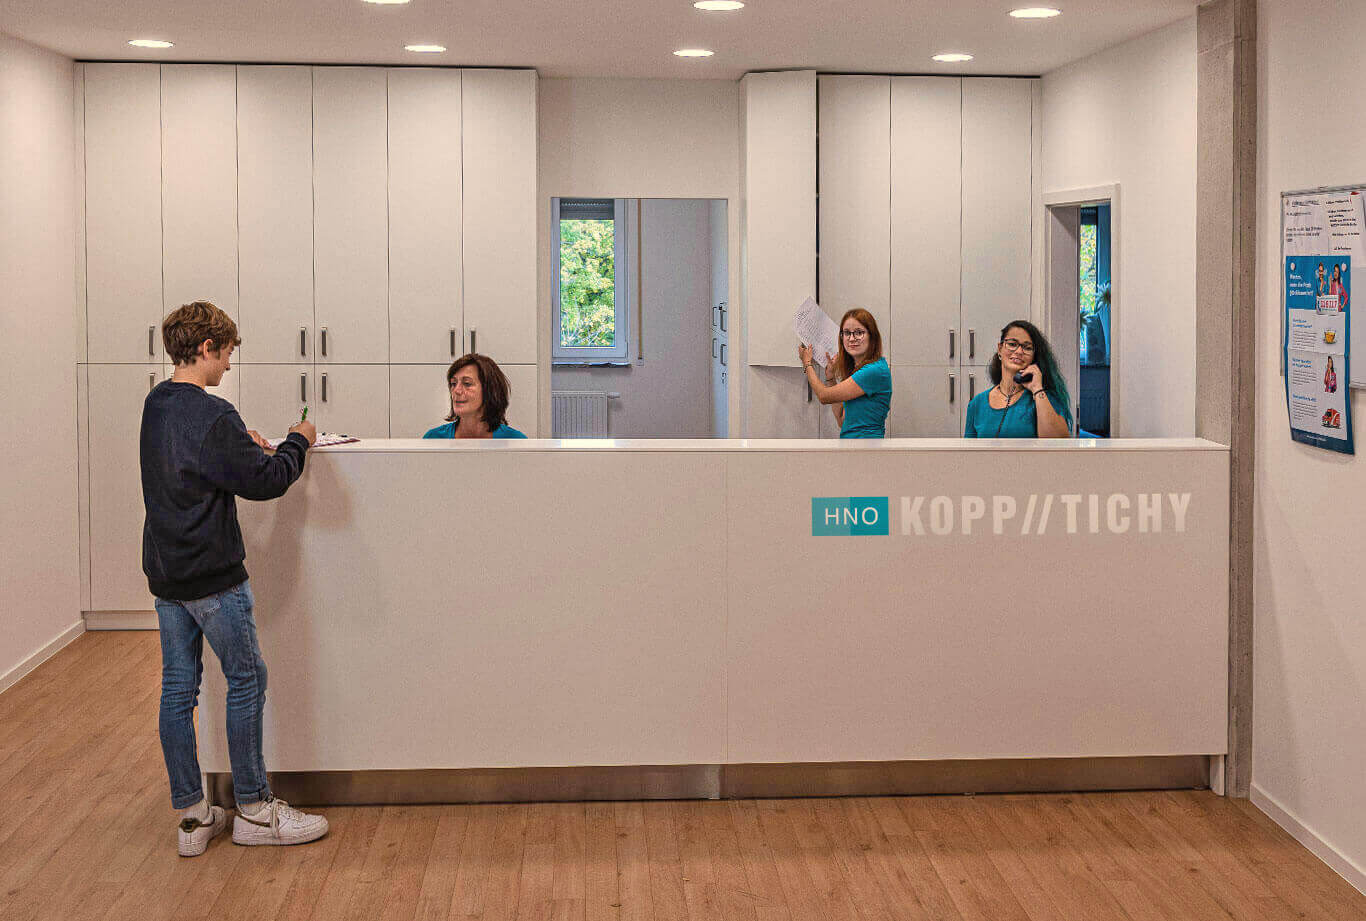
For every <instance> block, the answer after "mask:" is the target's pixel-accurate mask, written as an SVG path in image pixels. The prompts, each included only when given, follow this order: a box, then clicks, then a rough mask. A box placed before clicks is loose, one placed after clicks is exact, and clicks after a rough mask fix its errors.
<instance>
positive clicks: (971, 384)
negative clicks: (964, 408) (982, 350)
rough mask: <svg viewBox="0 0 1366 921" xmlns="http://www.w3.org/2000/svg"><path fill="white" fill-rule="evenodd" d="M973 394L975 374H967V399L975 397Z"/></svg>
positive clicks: (975, 380) (975, 386) (974, 390)
mask: <svg viewBox="0 0 1366 921" xmlns="http://www.w3.org/2000/svg"><path fill="white" fill-rule="evenodd" d="M975 396H977V375H976V374H969V375H968V399H969V400H971V399H972V398H973V397H975Z"/></svg>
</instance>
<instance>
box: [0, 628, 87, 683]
mask: <svg viewBox="0 0 1366 921" xmlns="http://www.w3.org/2000/svg"><path fill="white" fill-rule="evenodd" d="M84 632H85V622H84V621H80V620H78V621H76V622H75V623H74V624H72V625H71V626H70V627H67V628H66V629H65V630H63V631H62V632H61V633H60V634H58V635H57V637H56V638H55V639H53V640H52V642H50V643H48V644H47V645H46V646H44V647H43V648H42V649H39V650H38V651H37V652H35V653H34V654H33V655H31V656H29V657H28V658H27V659H25V660H24V661H22V662H20V663H19V664H18V665H16V666H14V668H11V669H10V670H9V671H7V672H5V674H3V675H0V692H4V691H7V690H9V689H10V688H12V687H14V686H15V685H16V684H18V683H19V681H20V679H22V678H23V677H24V676H25V675H27V674H28V673H29V672H31V671H33V670H34V669H35V668H37V667H38V666H39V665H42V664H43V663H44V662H46V661H47V660H48V659H50V658H52V657H53V656H55V655H56V654H57V653H58V652H60V651H61V650H62V648H63V647H64V646H66V644H67V643H70V642H71V641H72V640H74V639H75V638H76V637H78V636H80V635H81V634H82V633H84Z"/></svg>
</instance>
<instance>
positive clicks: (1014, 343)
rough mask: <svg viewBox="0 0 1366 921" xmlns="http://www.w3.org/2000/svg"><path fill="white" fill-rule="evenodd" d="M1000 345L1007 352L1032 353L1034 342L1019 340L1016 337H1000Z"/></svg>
mask: <svg viewBox="0 0 1366 921" xmlns="http://www.w3.org/2000/svg"><path fill="white" fill-rule="evenodd" d="M1001 345H1002V346H1004V347H1005V350H1006V351H1007V352H1024V353H1025V354H1026V355H1033V354H1034V343H1032V342H1021V341H1020V340H1018V339H1002V340H1001Z"/></svg>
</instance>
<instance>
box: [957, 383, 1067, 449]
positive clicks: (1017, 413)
mask: <svg viewBox="0 0 1366 921" xmlns="http://www.w3.org/2000/svg"><path fill="white" fill-rule="evenodd" d="M993 389H994V388H993ZM990 399H991V390H983V391H982V392H981V393H979V394H977V396H975V397H973V398H972V400H971V401H969V403H968V409H967V412H965V413H964V414H963V415H964V416H966V417H967V422H966V423H965V424H964V426H963V437H964V438H1038V437H1039V417H1038V414H1037V413H1036V412H1035V411H1034V401H1035V400H1037V399H1038V397H1035V396H1031V395H1030V394H1029V391H1027V390H1026V391H1025V392H1024V393H1022V394H1021V395H1020V396H1018V397H1016V398H1015V401H1014V402H1013V403H1011V404H1010V406H1008V407H1006V408H1005V409H992V408H991V403H990ZM1048 402H1050V403H1052V404H1053V411H1054V412H1056V413H1057V414H1058V415H1059V416H1062V417H1063V418H1064V419H1066V420H1067V425H1068V427H1069V428H1070V427H1071V425H1072V417H1071V416H1070V415H1068V413H1067V407H1066V406H1063V405H1062V404H1060V403H1059V402H1058V398H1057V397H1056V396H1054V395H1053V393H1052V391H1049V392H1048ZM998 431H999V433H1000V434H997V432H998Z"/></svg>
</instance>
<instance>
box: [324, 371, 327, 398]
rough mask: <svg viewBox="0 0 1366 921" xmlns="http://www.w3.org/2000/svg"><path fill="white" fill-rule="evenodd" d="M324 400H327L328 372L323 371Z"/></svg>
mask: <svg viewBox="0 0 1366 921" xmlns="http://www.w3.org/2000/svg"><path fill="white" fill-rule="evenodd" d="M323 402H324V403H326V402H327V372H326V371H324V372H323Z"/></svg>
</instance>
